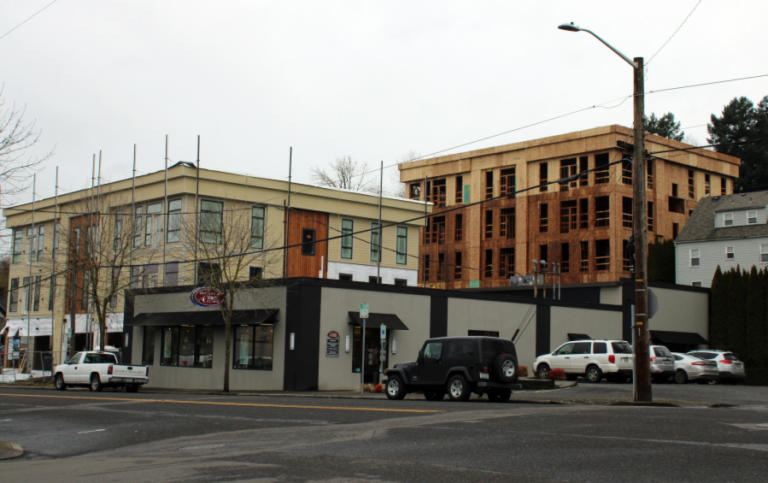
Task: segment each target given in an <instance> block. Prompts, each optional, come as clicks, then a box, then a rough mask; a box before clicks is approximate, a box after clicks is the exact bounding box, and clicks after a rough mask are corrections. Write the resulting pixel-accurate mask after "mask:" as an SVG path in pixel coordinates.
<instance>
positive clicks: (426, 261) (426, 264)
mask: <svg viewBox="0 0 768 483" xmlns="http://www.w3.org/2000/svg"><path fill="white" fill-rule="evenodd" d="M423 275H424V281H425V282H426V281H427V280H429V255H424V274H423Z"/></svg>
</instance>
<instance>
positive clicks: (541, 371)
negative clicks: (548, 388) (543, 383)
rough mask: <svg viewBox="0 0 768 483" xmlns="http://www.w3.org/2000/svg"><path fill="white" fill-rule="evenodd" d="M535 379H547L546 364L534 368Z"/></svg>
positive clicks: (547, 368) (547, 370)
mask: <svg viewBox="0 0 768 483" xmlns="http://www.w3.org/2000/svg"><path fill="white" fill-rule="evenodd" d="M536 377H538V378H539V379H549V366H548V365H547V364H539V367H537V368H536Z"/></svg>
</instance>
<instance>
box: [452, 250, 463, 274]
mask: <svg viewBox="0 0 768 483" xmlns="http://www.w3.org/2000/svg"><path fill="white" fill-rule="evenodd" d="M453 278H455V279H460V278H461V252H456V254H455V256H454V265H453Z"/></svg>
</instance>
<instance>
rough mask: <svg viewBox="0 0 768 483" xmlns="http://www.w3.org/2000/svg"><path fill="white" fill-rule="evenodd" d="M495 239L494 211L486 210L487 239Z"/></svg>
mask: <svg viewBox="0 0 768 483" xmlns="http://www.w3.org/2000/svg"><path fill="white" fill-rule="evenodd" d="M489 238H493V210H485V239H486V240H488V239H489Z"/></svg>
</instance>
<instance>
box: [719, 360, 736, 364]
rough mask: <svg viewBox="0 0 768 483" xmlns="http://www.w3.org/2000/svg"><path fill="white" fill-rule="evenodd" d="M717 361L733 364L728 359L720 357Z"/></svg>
mask: <svg viewBox="0 0 768 483" xmlns="http://www.w3.org/2000/svg"><path fill="white" fill-rule="evenodd" d="M717 362H720V363H722V364H733V361H729V360H728V359H720V360H719V361H717Z"/></svg>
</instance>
